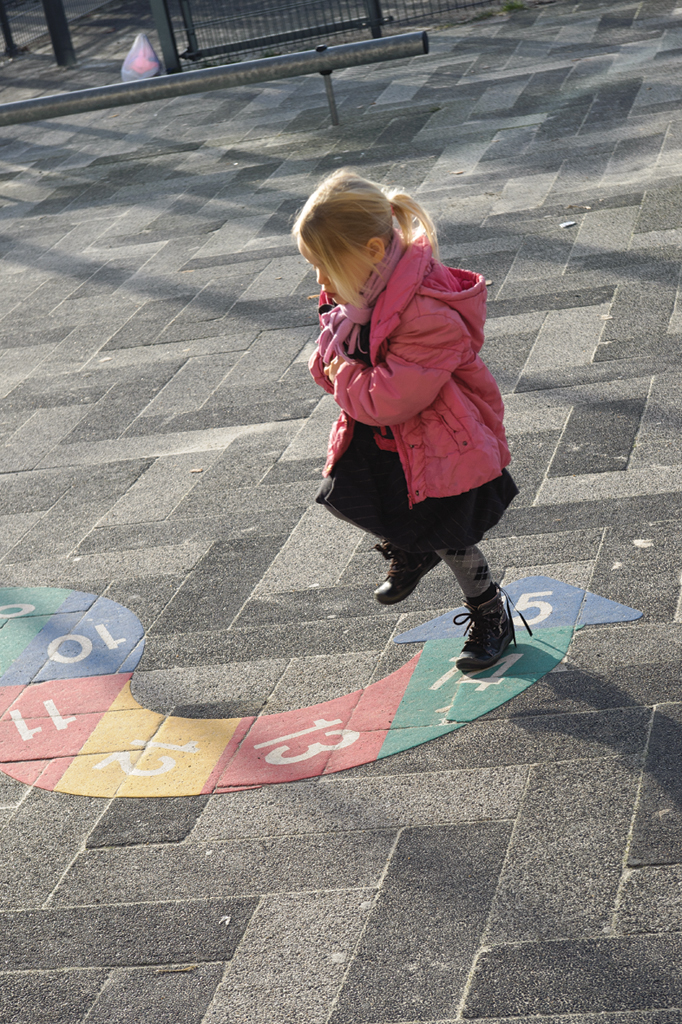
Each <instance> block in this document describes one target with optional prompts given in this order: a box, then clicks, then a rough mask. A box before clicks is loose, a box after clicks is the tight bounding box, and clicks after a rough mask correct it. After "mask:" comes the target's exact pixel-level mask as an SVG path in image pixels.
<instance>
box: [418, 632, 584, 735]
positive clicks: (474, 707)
mask: <svg viewBox="0 0 682 1024" xmlns="http://www.w3.org/2000/svg"><path fill="white" fill-rule="evenodd" d="M572 636H573V627H572V626H557V627H556V628H555V629H542V630H538V631H537V632H536V633H534V634H533V636H532V638H531V637H526V639H524V640H517V645H516V647H514V646H513V645H511V646H510V647H508V648H507V650H506V651H505V653H504V655H503V656H502V657H501V658H500V660H499V661H498V663H497V664H496V665H493V667H492V668H489V669H485V670H484V671H483V672H476V673H475V674H474V675H471V676H467V675H464V674H463V673H462V672H458V673H457V675H456V676H455V677H454V679H453V680H451V681H450V683H451V684H452V683H454V695H453V697H452V701H451V705H450V708H449V709H448V711H446V712H445V714H444V718H445V719H446V720H447V721H450V722H473V721H474V720H475V719H476V718H480V717H481V715H485V714H487V712H488V711H492V710H493V709H494V708H498V707H499V706H500V705H501V704H506V702H507V701H508V700H511V699H512V697H516V696H518V694H519V693H523V691H524V690H527V689H528V687H529V686H532V685H533V683H536V682H537V681H538V679H541V678H542V677H543V676H544V675H547V673H548V672H551V670H552V669H553V668H554V667H555V666H556V665H558V664H559V662H560V661H561V659H562V658H563V657H564V655H565V654H566V652H567V650H568V648H569V645H570V643H571V638H572ZM435 642H438V641H435ZM427 647H428V644H427ZM425 653H426V652H425ZM423 657H424V655H422V659H423ZM422 659H420V663H421V660H422ZM448 664H449V662H448V661H447V659H445V658H444V657H443V655H442V654H441V660H440V663H437V662H436V659H435V658H434V659H433V664H432V665H431V671H432V672H433V673H434V674H435V673H437V672H438V671H439V670H440V669H441V668H442V669H443V671H446V670H447V665H448ZM441 675H442V673H441ZM436 678H439V676H437V675H436ZM444 688H445V687H444ZM450 692H452V691H450ZM441 706H442V705H441Z"/></svg>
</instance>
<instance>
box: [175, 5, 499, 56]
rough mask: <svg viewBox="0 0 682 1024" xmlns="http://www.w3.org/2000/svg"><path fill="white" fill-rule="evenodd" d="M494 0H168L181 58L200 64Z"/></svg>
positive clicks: (373, 31) (342, 37)
mask: <svg viewBox="0 0 682 1024" xmlns="http://www.w3.org/2000/svg"><path fill="white" fill-rule="evenodd" d="M493 2H494V0H284V2H282V0H280V2H277V0H167V6H168V13H169V15H170V20H171V23H172V26H173V32H174V35H175V40H176V46H177V50H178V54H179V56H180V61H181V63H182V65H183V66H184V67H188V66H192V67H201V66H206V65H210V64H219V63H228V62H230V61H235V60H245V59H250V58H254V57H270V56H275V55H277V54H281V53H292V52H294V51H296V50H302V49H310V48H311V47H314V46H315V45H316V44H318V43H324V42H334V43H342V42H354V41H356V40H359V39H366V38H368V37H369V36H374V37H377V36H381V35H386V34H389V33H393V32H398V31H402V26H404V25H411V24H420V25H422V24H423V25H428V24H429V23H433V22H437V21H439V20H442V18H443V16H444V15H447V14H449V13H451V12H452V11H457V10H464V9H467V8H472V7H485V6H490V4H491V3H493Z"/></svg>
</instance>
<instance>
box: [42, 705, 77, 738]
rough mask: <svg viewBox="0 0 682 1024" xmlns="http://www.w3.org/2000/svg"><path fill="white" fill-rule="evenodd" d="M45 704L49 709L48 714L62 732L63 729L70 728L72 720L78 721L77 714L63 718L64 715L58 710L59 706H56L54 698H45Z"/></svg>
mask: <svg viewBox="0 0 682 1024" xmlns="http://www.w3.org/2000/svg"><path fill="white" fill-rule="evenodd" d="M43 705H44V707H45V710H46V711H47V713H48V715H49V716H50V718H51V719H52V721H53V722H54V727H55V729H58V730H59V731H60V732H61V731H62V730H63V729H68V728H69V725H70V724H71V722H75V721H76V716H75V715H71V716H70V717H69V718H62V716H61V715H60V714H59V712H58V711H57V708H56V706H55V702H54V701H53V700H44V701H43Z"/></svg>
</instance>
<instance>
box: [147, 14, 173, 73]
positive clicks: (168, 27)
mask: <svg viewBox="0 0 682 1024" xmlns="http://www.w3.org/2000/svg"><path fill="white" fill-rule="evenodd" d="M149 6H150V7H151V9H152V17H153V19H154V25H155V26H156V31H157V32H158V35H159V42H160V43H161V53H162V54H163V63H164V64H165V65H166V74H167V75H174V74H175V73H176V71H180V70H181V68H180V58H179V57H178V48H177V46H176V45H175V33H174V32H173V24H172V22H171V19H170V14H169V13H168V5H167V4H166V0H149Z"/></svg>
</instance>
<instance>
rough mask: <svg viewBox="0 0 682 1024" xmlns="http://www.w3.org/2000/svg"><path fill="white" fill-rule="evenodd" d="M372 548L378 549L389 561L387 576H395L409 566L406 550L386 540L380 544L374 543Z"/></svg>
mask: <svg viewBox="0 0 682 1024" xmlns="http://www.w3.org/2000/svg"><path fill="white" fill-rule="evenodd" d="M374 550H375V551H379V552H380V553H381V554H382V555H383V557H384V558H385V559H386V561H387V562H390V563H391V564H390V566H389V567H388V578H391V577H392V576H397V575H398V574H399V573H401V572H404V571H405V570H406V569H408V568H409V564H408V556H407V552H405V551H402V550H401V549H400V548H394V547H393V545H392V544H390V543H389V542H388V541H387V540H385V541H384V542H383V543H382V544H375V545H374Z"/></svg>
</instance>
